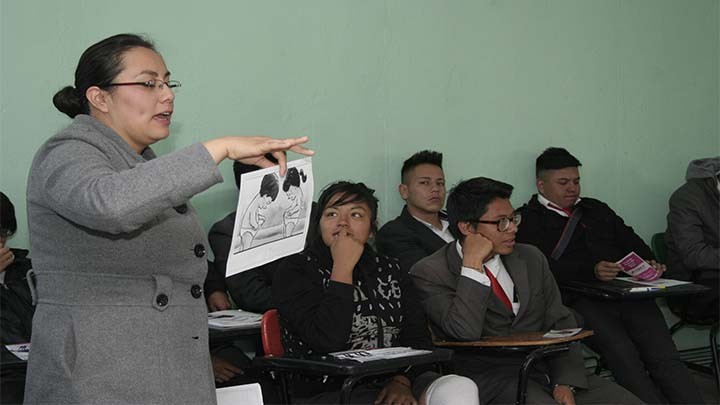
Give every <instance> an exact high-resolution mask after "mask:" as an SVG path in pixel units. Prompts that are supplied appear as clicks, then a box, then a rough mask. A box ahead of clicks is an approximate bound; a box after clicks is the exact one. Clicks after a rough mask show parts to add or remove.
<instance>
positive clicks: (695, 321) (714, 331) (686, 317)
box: [650, 232, 720, 389]
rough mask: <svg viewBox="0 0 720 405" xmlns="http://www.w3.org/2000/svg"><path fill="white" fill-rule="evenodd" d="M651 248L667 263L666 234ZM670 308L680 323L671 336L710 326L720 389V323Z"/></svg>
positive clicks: (659, 235) (714, 369)
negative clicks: (686, 330) (686, 329)
mask: <svg viewBox="0 0 720 405" xmlns="http://www.w3.org/2000/svg"><path fill="white" fill-rule="evenodd" d="M650 247H651V248H652V251H653V254H654V255H655V257H656V258H657V260H658V261H659V262H660V263H666V259H667V245H666V244H665V233H664V232H658V233H656V234H654V235H653V236H652V239H651V240H650ZM668 308H670V311H672V313H673V314H675V315H676V316H677V317H678V318H680V320H679V321H677V322H676V323H675V324H674V325H673V326H671V327H670V334H671V335H674V334H675V332H677V331H679V330H680V329H682V328H683V327H685V326H691V325H695V326H705V327H707V326H710V344H709V346H710V353H711V356H712V373H713V374H714V375H715V386H716V387H717V388H718V389H720V353H718V341H717V335H718V326H719V323H718V321H717V320H716V319H701V318H696V317H693V316H691V315H690V314H688V313H686V312H685V310H684V308H683V306H682V305H672V304H671V303H670V302H668Z"/></svg>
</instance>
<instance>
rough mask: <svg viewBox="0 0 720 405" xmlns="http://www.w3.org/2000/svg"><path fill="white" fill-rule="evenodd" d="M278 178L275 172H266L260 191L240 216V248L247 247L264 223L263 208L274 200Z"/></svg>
mask: <svg viewBox="0 0 720 405" xmlns="http://www.w3.org/2000/svg"><path fill="white" fill-rule="evenodd" d="M279 183H280V182H279V180H278V178H277V176H276V175H275V174H272V173H270V174H266V175H265V176H264V177H263V179H262V182H261V183H260V191H259V192H258V194H257V195H256V196H255V198H253V200H252V201H251V202H250V205H248V207H247V209H245V212H244V213H243V216H242V222H241V223H240V236H241V238H242V240H241V244H240V249H241V250H244V249H248V248H249V247H250V246H251V245H252V242H253V240H254V239H255V235H257V233H258V231H259V230H260V227H262V226H263V224H264V223H265V220H266V217H265V210H267V208H268V206H269V205H270V204H271V203H272V202H273V201H275V199H276V198H277V196H278V193H279V192H280V184H279Z"/></svg>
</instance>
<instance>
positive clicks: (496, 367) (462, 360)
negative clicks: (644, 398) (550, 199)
mask: <svg viewBox="0 0 720 405" xmlns="http://www.w3.org/2000/svg"><path fill="white" fill-rule="evenodd" d="M511 193H512V186H510V185H509V184H505V183H502V182H499V181H495V180H492V179H487V178H483V177H478V178H474V179H470V180H466V181H464V182H461V183H460V184H458V185H457V186H456V187H455V188H454V189H453V190H452V191H451V192H450V195H449V197H448V202H447V209H448V219H449V222H450V226H449V228H450V231H451V232H452V233H453V235H454V236H455V237H456V239H457V241H456V242H450V243H448V244H447V245H445V246H444V247H443V248H441V249H440V250H438V251H437V252H435V253H433V254H432V255H430V256H428V257H426V258H424V259H422V260H420V261H419V262H417V263H416V264H415V265H414V266H413V267H412V269H411V272H410V273H411V276H412V277H413V279H414V281H415V284H416V285H417V287H418V288H419V290H420V293H421V299H422V302H423V306H424V308H425V311H426V312H427V315H428V318H429V319H430V321H431V328H432V329H433V331H434V332H435V334H436V336H439V337H442V338H445V339H449V340H461V341H471V340H477V339H479V338H481V337H484V336H504V335H509V334H512V333H519V332H536V331H548V330H549V329H560V328H572V327H575V326H576V325H577V324H576V321H575V318H574V316H573V314H572V313H571V312H570V310H569V309H568V308H566V307H565V306H563V305H562V302H561V298H560V292H559V290H558V287H557V284H556V283H555V279H554V278H553V276H552V273H551V272H550V269H549V267H548V263H547V260H546V259H545V256H544V255H543V254H542V252H540V251H539V250H538V249H537V248H535V247H534V246H530V245H524V244H516V243H515V233H516V232H517V227H518V225H519V224H520V220H521V217H520V215H519V214H518V213H516V212H515V211H514V209H513V207H512V205H511V204H510V195H511ZM522 360H523V357H522V356H503V357H502V358H492V357H489V356H481V355H479V354H472V353H460V354H458V355H456V356H455V361H454V363H455V364H454V366H455V372H456V373H459V374H463V375H467V376H469V377H471V378H473V380H475V382H476V384H477V385H478V388H479V391H480V401H481V403H508V402H512V401H513V400H514V398H515V395H516V388H517V373H518V370H519V365H520V364H521V363H522ZM530 378H531V381H530V382H529V384H528V402H529V403H534V402H544V403H552V402H558V403H563V404H575V403H580V404H588V403H621V404H637V403H641V401H640V400H639V399H637V398H636V397H635V396H634V395H632V394H631V393H630V392H628V391H627V390H625V389H624V388H622V387H620V386H618V385H616V384H614V383H612V382H610V381H607V380H602V379H600V378H598V377H595V376H590V377H587V376H586V373H585V368H584V364H583V358H582V352H581V348H580V347H579V346H577V345H576V346H574V347H573V348H572V349H571V350H570V352H568V353H565V354H561V355H557V356H555V357H553V358H552V359H551V360H550V361H548V362H546V363H541V364H539V366H538V367H537V369H536V370H535V372H533V373H531V377H530Z"/></svg>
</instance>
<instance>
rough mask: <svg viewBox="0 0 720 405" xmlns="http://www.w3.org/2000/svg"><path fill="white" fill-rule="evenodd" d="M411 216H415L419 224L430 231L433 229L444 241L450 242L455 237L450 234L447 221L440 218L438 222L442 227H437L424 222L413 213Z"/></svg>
mask: <svg viewBox="0 0 720 405" xmlns="http://www.w3.org/2000/svg"><path fill="white" fill-rule="evenodd" d="M412 217H413V218H415V219H416V220H417V221H418V222H420V223H421V224H423V225H425V226H427V227H428V228H430V230H431V231H433V232H434V233H435V234H436V235H437V236H439V237H440V238H442V240H444V241H445V242H452V241H454V240H455V237H454V236H452V234H451V233H450V230H449V229H448V228H449V227H450V223H449V222H448V221H446V220H444V219H442V218H440V223H441V224H442V229H438V228H436V227H435V226H434V225H433V224H431V223H430V222H425V221H423V220H422V219H420V218H418V217H416V216H414V215H413V216H412Z"/></svg>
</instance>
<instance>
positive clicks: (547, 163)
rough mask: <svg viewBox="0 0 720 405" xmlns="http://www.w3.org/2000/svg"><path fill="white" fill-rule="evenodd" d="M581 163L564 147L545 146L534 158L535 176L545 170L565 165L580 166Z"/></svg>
mask: <svg viewBox="0 0 720 405" xmlns="http://www.w3.org/2000/svg"><path fill="white" fill-rule="evenodd" d="M580 166H582V163H580V161H579V160H578V159H577V158H576V157H575V156H573V155H572V154H570V152H568V151H567V149H565V148H547V149H545V151H543V153H541V154H540V156H538V157H537V159H536V160H535V177H537V178H540V176H542V175H543V173H545V171H547V170H558V169H564V168H566V167H580Z"/></svg>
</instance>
